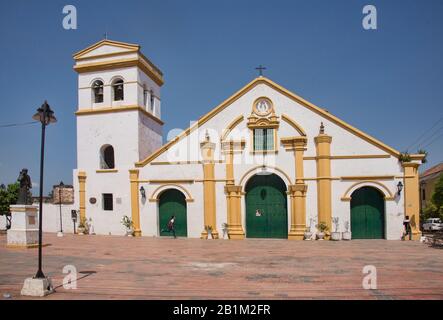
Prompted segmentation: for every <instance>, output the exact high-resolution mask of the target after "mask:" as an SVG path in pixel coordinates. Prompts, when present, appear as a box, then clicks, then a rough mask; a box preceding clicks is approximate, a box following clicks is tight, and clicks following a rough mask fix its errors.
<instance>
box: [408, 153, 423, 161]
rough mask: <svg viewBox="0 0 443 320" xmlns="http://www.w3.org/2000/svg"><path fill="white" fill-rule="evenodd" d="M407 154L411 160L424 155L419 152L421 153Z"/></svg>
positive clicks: (419, 158)
mask: <svg viewBox="0 0 443 320" xmlns="http://www.w3.org/2000/svg"><path fill="white" fill-rule="evenodd" d="M409 156H410V157H411V160H423V159H424V158H425V157H426V155H425V154H421V153H418V154H410V155H409Z"/></svg>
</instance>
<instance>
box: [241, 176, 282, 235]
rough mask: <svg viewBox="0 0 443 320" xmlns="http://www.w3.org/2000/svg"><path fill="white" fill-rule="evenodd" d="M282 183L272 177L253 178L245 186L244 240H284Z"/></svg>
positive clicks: (276, 177)
mask: <svg viewBox="0 0 443 320" xmlns="http://www.w3.org/2000/svg"><path fill="white" fill-rule="evenodd" d="M286 202H287V201H286V186H285V183H284V182H283V181H282V180H281V179H280V178H279V177H278V176H277V175H275V174H271V175H256V176H253V177H252V178H251V179H250V180H249V182H248V184H247V185H246V237H248V238H281V239H287V238H288V210H287V204H286Z"/></svg>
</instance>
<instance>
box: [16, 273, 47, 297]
mask: <svg viewBox="0 0 443 320" xmlns="http://www.w3.org/2000/svg"><path fill="white" fill-rule="evenodd" d="M52 292H54V288H53V287H52V283H51V280H50V279H49V278H41V279H36V278H27V279H26V280H25V283H24V284H23V288H22V291H21V295H22V296H31V297H44V296H46V295H48V294H50V293H52Z"/></svg>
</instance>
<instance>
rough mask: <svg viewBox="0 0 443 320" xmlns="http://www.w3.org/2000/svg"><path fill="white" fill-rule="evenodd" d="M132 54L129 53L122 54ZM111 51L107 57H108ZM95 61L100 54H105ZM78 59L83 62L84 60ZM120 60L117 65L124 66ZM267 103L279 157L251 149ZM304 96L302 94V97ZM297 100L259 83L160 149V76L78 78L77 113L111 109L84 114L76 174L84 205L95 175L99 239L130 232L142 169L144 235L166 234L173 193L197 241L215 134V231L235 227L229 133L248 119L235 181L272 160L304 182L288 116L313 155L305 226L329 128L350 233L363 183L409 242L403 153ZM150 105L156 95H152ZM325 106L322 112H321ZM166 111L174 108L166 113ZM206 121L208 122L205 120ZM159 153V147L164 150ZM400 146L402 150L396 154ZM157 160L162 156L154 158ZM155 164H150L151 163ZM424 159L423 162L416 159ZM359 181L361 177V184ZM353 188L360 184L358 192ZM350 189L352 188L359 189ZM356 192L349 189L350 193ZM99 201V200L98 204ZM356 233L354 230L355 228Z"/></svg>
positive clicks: (313, 211)
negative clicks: (97, 100) (110, 153)
mask: <svg viewBox="0 0 443 320" xmlns="http://www.w3.org/2000/svg"><path fill="white" fill-rule="evenodd" d="M115 50H123V49H121V48H120V47H118V48H115V47H113V45H112V43H111V44H107V43H106V42H105V43H102V44H101V45H100V43H99V44H96V45H95V47H94V46H92V50H90V51H89V52H87V53H86V56H83V57H82V58H81V59H84V58H85V57H86V58H87V59H86V61H87V63H90V64H91V63H92V64H93V63H97V64H100V63H103V62H106V63H113V62H112V61H114V60H113V59H116V57H115V56H113V55H111V56H107V54H109V53H113V52H115ZM122 52H123V53H124V50H123V51H122ZM123 53H122V54H121V55H118V59H123V58H128V57H129V58H134V57H137V56H140V55H141V54H140V53H139V51H136V52H134V51H132V52H130V53H127V54H123ZM101 55H103V56H101ZM96 56H98V57H97V58H96ZM81 59H80V60H77V62H76V63H77V64H76V65H80V64H84V63H85V62H84V61H82V60H81ZM115 63H118V62H115ZM116 77H121V78H122V79H124V82H125V91H124V97H125V99H124V101H119V102H118V103H117V102H113V101H111V100H112V99H111V97H112V94H111V86H110V85H109V84H110V83H111V82H112V79H114V78H116ZM96 79H100V80H102V81H103V83H104V85H105V90H104V102H103V103H102V104H100V105H97V104H94V103H92V95H91V84H92V83H93V81H94V80H96ZM146 88H148V89H149V90H152V91H153V93H154V95H155V99H154V101H155V102H154V106H151V105H150V104H149V103H148V104H146V98H145V93H146V92H145V91H146ZM259 97H266V98H268V99H270V100H271V101H272V104H273V106H274V111H275V115H276V116H277V117H278V120H279V127H278V130H277V131H276V134H277V139H276V141H277V150H276V152H275V153H269V154H266V156H265V157H263V155H262V154H254V153H252V145H251V136H250V129H249V128H248V125H247V122H248V117H249V116H250V115H251V112H252V107H253V104H254V101H256V99H258V98H259ZM300 99H301V98H300ZM300 99H299V100H297V99H296V98H294V96H291V95H289V94H288V93H287V91H286V90H285V89H282V88H281V87H279V86H278V85H276V84H275V83H273V82H272V81H270V80H269V79H266V78H263V77H260V78H257V79H255V80H253V81H252V82H251V83H250V84H248V85H247V86H246V87H245V88H243V89H242V90H240V91H239V92H238V93H237V94H235V95H234V96H233V97H231V98H230V99H228V100H227V101H226V102H225V103H223V104H222V105H221V106H219V107H218V108H216V109H214V110H217V111H216V112H210V113H209V114H208V115H206V116H204V117H202V118H201V119H200V121H199V123H198V126H196V127H193V129H192V130H190V131H189V132H188V134H186V135H184V136H183V137H182V138H180V139H177V141H176V142H173V143H170V144H168V145H167V147H163V148H161V145H162V138H161V137H162V132H161V127H162V125H161V121H158V120H159V119H160V85H158V84H157V83H155V82H154V81H153V80H152V76H150V75H148V74H147V73H146V72H144V71H143V70H142V69H140V68H139V67H138V66H128V67H123V68H115V67H112V68H111V69H103V70H93V71H90V72H80V73H79V107H78V110H79V111H82V110H99V111H100V110H103V109H106V108H108V109H109V108H111V110H109V112H103V113H101V112H99V113H94V112H91V113H85V114H81V115H77V154H78V168H77V169H76V170H74V187H75V190H76V200H75V205H74V206H75V207H77V208H78V207H79V206H80V203H79V193H78V192H77V191H78V190H79V180H78V174H79V172H84V173H85V175H86V183H85V188H86V191H85V199H86V206H85V212H86V217H88V218H89V217H91V218H92V220H93V222H94V226H95V232H96V233H97V234H124V233H125V230H124V228H123V227H122V225H121V222H120V221H121V219H122V217H123V216H124V215H127V216H131V212H133V209H132V205H131V188H130V179H129V170H131V169H132V170H134V169H136V170H139V177H138V182H137V183H138V185H137V189H138V188H139V187H141V186H143V188H144V189H145V192H146V198H145V199H142V198H141V197H140V196H139V195H137V197H138V199H139V212H138V214H139V217H140V229H141V233H142V235H143V236H158V235H159V229H160V226H159V212H158V210H159V209H158V202H156V201H155V200H156V199H158V196H159V194H161V192H162V191H163V190H166V189H168V188H175V189H178V190H180V191H181V192H183V193H184V194H185V196H186V198H187V227H188V237H193V238H198V237H200V236H201V232H202V230H203V228H204V200H203V195H204V186H203V182H202V181H203V179H204V176H203V164H202V156H201V152H200V143H201V142H202V141H204V140H205V135H206V134H208V135H209V137H210V141H211V142H213V143H215V151H214V160H215V167H214V169H215V181H216V183H215V189H216V192H215V194H216V195H215V202H216V210H215V211H216V228H217V229H218V230H219V232H221V225H222V224H223V223H226V222H227V220H228V217H227V211H228V210H227V200H226V195H225V191H224V187H225V184H226V174H227V172H226V163H225V162H226V161H225V160H226V159H225V155H224V154H223V153H222V152H221V136H222V135H223V132H224V130H226V129H227V128H228V127H229V126H230V124H232V123H233V121H234V120H235V119H237V118H239V117H240V116H243V120H241V121H239V123H238V124H237V125H235V126H234V128H233V129H232V131H231V132H230V133H229V135H228V136H227V137H226V138H225V140H229V139H235V140H241V139H244V141H245V143H246V144H245V149H244V151H243V152H242V153H241V154H236V155H235V158H234V179H235V182H234V183H235V185H239V186H242V188H243V191H244V187H245V185H246V183H247V181H248V179H249V178H250V177H252V176H253V175H254V174H255V173H257V172H258V171H259V170H260V167H261V166H262V165H263V164H265V166H266V168H267V170H268V171H270V172H272V173H275V174H276V175H278V176H279V177H280V178H281V179H282V180H283V181H284V182H285V184H286V186H289V185H293V184H295V180H296V178H297V177H296V169H295V167H296V165H295V163H294V154H293V152H292V151H287V150H285V148H284V146H283V145H282V143H280V139H281V138H284V137H294V136H300V133H299V132H298V131H297V130H296V129H295V128H294V127H293V126H292V125H291V124H290V123H289V122H288V121H285V120H284V119H283V117H282V116H283V115H284V116H285V117H286V118H290V119H292V120H293V121H295V122H296V123H297V124H298V125H299V126H300V127H301V128H302V129H303V130H304V131H305V133H306V138H307V145H306V151H305V152H304V161H303V162H304V163H303V165H304V180H305V183H306V184H307V186H308V189H307V193H306V222H307V223H309V221H310V218H314V219H317V218H318V207H317V205H318V204H317V188H318V187H317V181H316V178H317V162H316V159H315V157H316V145H315V142H314V137H316V136H317V135H318V134H319V127H320V125H321V123H323V124H324V127H325V133H326V134H327V135H329V136H331V137H332V143H331V144H330V148H331V152H330V156H331V160H330V161H331V164H330V165H331V178H332V180H331V192H332V193H331V211H332V217H339V218H340V221H341V227H340V228H341V230H340V231H344V230H343V228H344V227H343V225H344V222H345V221H350V212H351V210H350V201H349V200H348V201H346V199H345V198H346V197H348V198H349V197H350V196H351V193H352V192H353V191H354V190H356V189H358V188H359V187H362V186H372V187H374V188H377V189H378V190H379V191H380V192H381V193H382V194H383V195H384V196H385V197H386V200H385V237H386V238H387V239H400V237H401V234H402V232H403V225H402V222H403V217H404V215H405V209H404V208H405V205H404V194H405V193H401V194H400V195H398V194H397V184H398V182H400V181H403V179H404V170H403V167H402V165H401V163H400V162H399V160H398V156H396V155H395V154H393V153H395V150H394V149H392V148H389V147H387V146H385V145H383V144H382V143H380V142H379V141H377V140H375V139H373V138H371V137H368V136H367V135H365V134H363V133H361V132H360V131H358V130H357V129H355V128H352V127H351V126H349V125H347V124H344V122H342V121H340V120H338V119H336V118H335V117H334V116H332V115H331V116H329V113H328V112H327V111H324V110H323V111H318V110H317V111H316V109H313V108H310V107H307V106H306V103H305V102H304V100H302V99H301V100H300ZM148 101H150V99H148ZM132 105H136V106H141V108H142V109H144V110H146V112H147V113H150V114H152V115H153V117H149V116H148V115H147V114H146V113H144V112H142V111H140V110H139V109H131V110H123V111H122V110H117V109H112V108H119V107H122V106H123V107H124V106H132ZM316 108H317V109H320V108H318V107H316ZM164 112H168V109H167V107H166V108H165V109H164ZM202 119H203V120H202ZM105 144H110V145H112V146H113V147H114V151H115V170H113V171H111V170H108V171H100V169H101V168H100V160H99V157H100V155H99V150H100V147H101V146H103V145H105ZM158 150H160V151H158ZM392 150H394V151H392ZM151 154H154V155H155V156H153V157H149V156H150V155H151ZM145 158H147V159H145ZM416 162H419V160H417V161H416ZM359 177H360V178H359ZM353 186H354V187H353ZM350 188H351V190H349V191H348V189H350ZM347 191H348V192H347ZM103 193H112V194H113V197H114V198H113V199H114V208H113V210H112V211H104V210H103V204H102V199H101V194H103ZM91 198H95V199H96V200H97V202H96V203H95V204H92V203H90V199H91ZM244 199H245V197H244V195H243V196H242V198H241V218H242V225H243V228H244V229H245V228H246V223H245V214H244V213H245V200H244ZM287 203H288V217H289V218H288V229H289V228H290V224H291V201H290V199H289V195H288V202H287ZM351 231H352V230H351Z"/></svg>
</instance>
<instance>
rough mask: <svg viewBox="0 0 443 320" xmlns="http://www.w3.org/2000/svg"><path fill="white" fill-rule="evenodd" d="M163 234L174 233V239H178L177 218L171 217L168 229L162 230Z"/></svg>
mask: <svg viewBox="0 0 443 320" xmlns="http://www.w3.org/2000/svg"><path fill="white" fill-rule="evenodd" d="M161 232H169V233H171V232H172V235H173V236H174V239H176V238H177V236H176V235H175V216H171V219H169V221H168V225H167V227H166V229H162V230H161Z"/></svg>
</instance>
